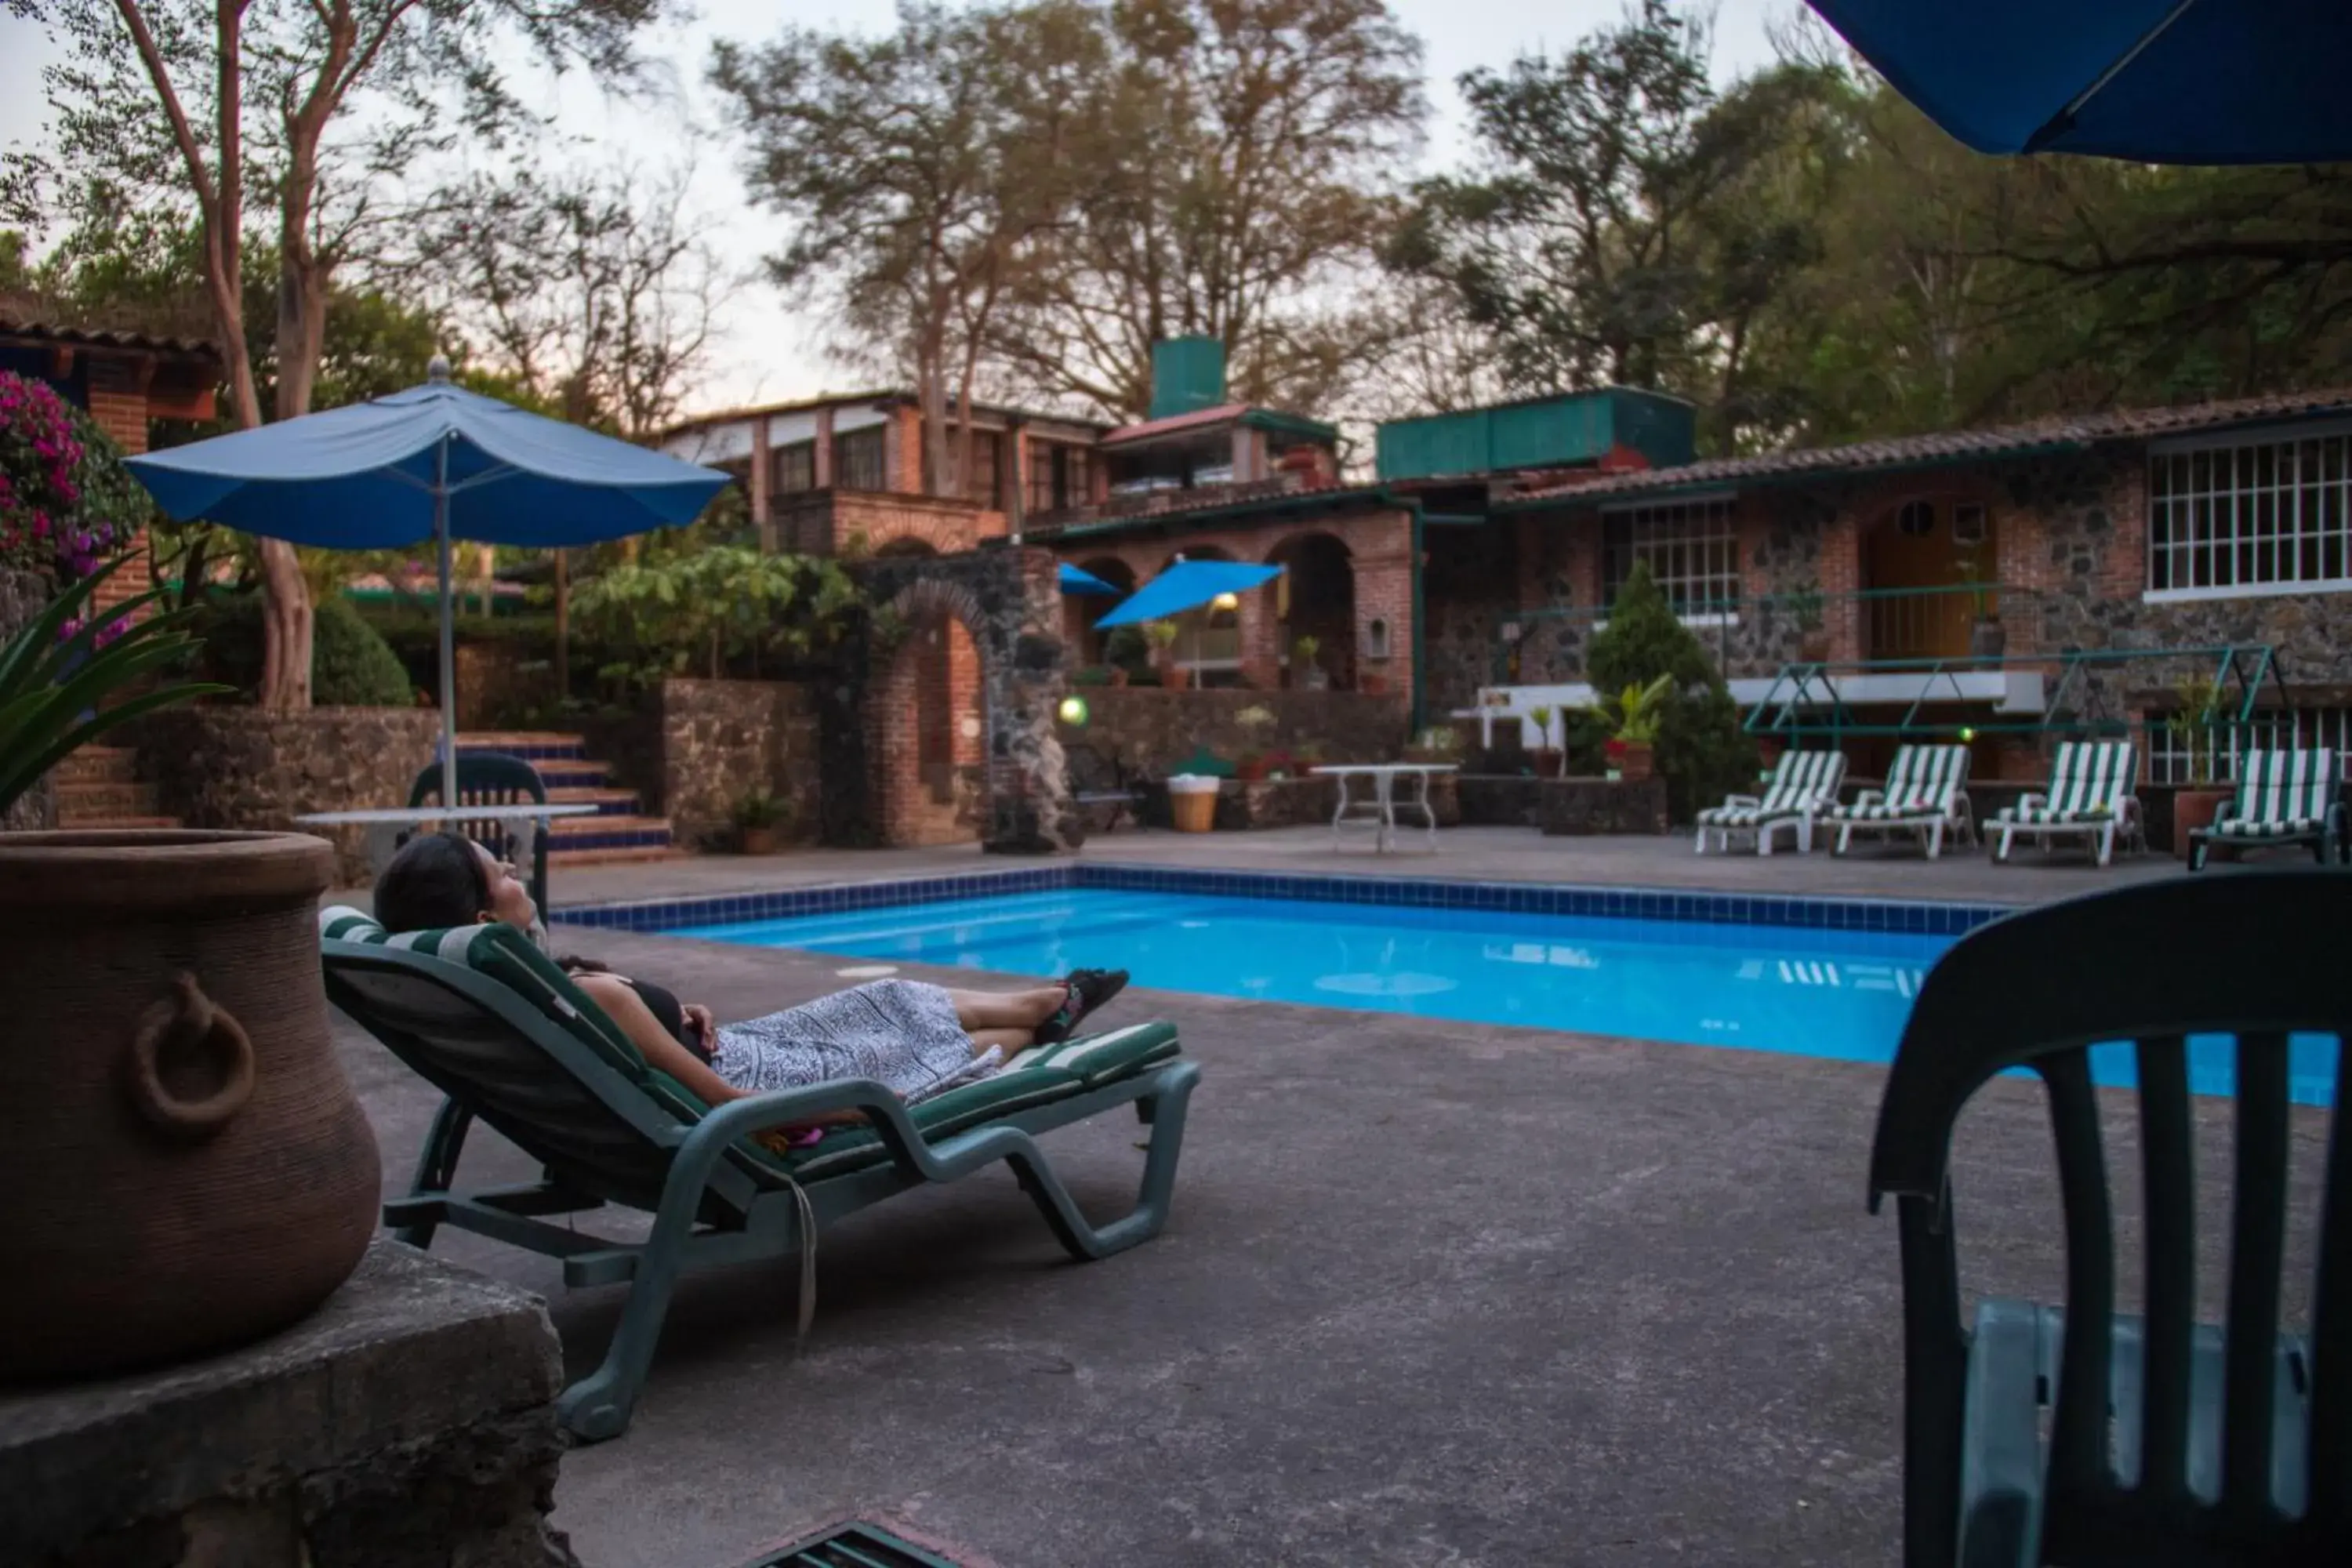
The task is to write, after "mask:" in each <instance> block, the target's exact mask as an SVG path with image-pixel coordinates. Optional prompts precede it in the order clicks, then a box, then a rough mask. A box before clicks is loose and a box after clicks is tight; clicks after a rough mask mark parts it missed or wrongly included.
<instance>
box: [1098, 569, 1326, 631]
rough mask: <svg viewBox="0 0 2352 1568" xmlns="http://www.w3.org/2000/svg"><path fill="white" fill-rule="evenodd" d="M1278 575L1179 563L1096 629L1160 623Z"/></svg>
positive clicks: (1138, 590)
mask: <svg viewBox="0 0 2352 1568" xmlns="http://www.w3.org/2000/svg"><path fill="white" fill-rule="evenodd" d="M1281 574H1282V568H1281V567H1279V566H1252V565H1249V564H1248V563H1244V562H1240V561H1179V562H1178V563H1176V564H1175V565H1173V566H1171V567H1169V568H1168V570H1166V571H1165V572H1162V573H1161V574H1160V575H1159V576H1157V577H1154V578H1153V579H1152V580H1151V581H1150V582H1149V583H1146V584H1144V585H1143V586H1142V587H1140V588H1138V589H1137V590H1136V591H1135V593H1134V594H1133V595H1131V596H1129V599H1128V600H1127V602H1126V603H1125V604H1123V605H1118V607H1117V608H1116V609H1114V610H1112V611H1111V613H1110V614H1108V615H1107V616H1104V617H1103V618H1102V619H1100V620H1098V621H1097V622H1096V623H1095V625H1096V626H1097V628H1100V627H1106V626H1132V625H1133V624H1134V623H1136V622H1138V621H1157V620H1162V619H1165V618H1166V617H1167V616H1173V615H1178V614H1180V613H1181V612H1183V611H1185V610H1190V609H1193V608H1196V607H1197V606H1199V605H1205V604H1207V603H1208V602H1209V601H1210V600H1212V599H1213V598H1215V597H1216V596H1217V595H1220V594H1238V593H1240V592H1242V591H1243V590H1244V589H1245V588H1255V587H1256V586H1258V585H1259V584H1262V583H1268V582H1271V581H1273V580H1274V579H1275V578H1276V577H1278V576H1280V575H1281Z"/></svg>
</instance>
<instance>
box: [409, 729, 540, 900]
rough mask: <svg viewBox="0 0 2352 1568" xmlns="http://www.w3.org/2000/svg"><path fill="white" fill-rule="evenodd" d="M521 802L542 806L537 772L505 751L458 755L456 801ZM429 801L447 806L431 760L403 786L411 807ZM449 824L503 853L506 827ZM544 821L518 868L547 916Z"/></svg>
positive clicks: (436, 765) (464, 803)
mask: <svg viewBox="0 0 2352 1568" xmlns="http://www.w3.org/2000/svg"><path fill="white" fill-rule="evenodd" d="M526 802H530V803H534V804H537V805H546V804H547V781H546V780H545V779H543V778H541V777H540V776H539V770H538V769H537V768H535V767H532V766H531V765H530V763H527V762H525V761H524V760H523V759H522V758H520V757H513V756H509V755H508V754H507V753H506V752H465V753H461V754H460V755H459V756H458V758H457V805H460V806H467V805H523V804H525V803H526ZM428 803H432V804H446V802H443V801H442V800H441V764H440V763H437V762H436V763H434V764H433V765H432V766H430V767H428V768H426V769H425V770H424V771H423V772H421V773H418V774H417V775H416V782H415V784H410V785H409V786H408V804H409V805H412V806H418V805H426V804H428ZM449 826H452V827H454V828H456V829H457V830H458V831H459V832H462V833H464V834H465V836H466V837H468V838H470V839H472V840H473V841H474V842H475V843H477V844H479V845H481V846H482V847H485V848H487V849H488V850H489V851H490V852H491V853H492V854H494V855H504V854H505V853H506V852H507V834H506V830H505V829H504V828H502V827H500V826H499V825H498V824H497V823H495V822H473V823H468V822H466V821H463V820H462V819H453V820H452V821H451V822H450V824H449ZM547 840H548V831H547V824H546V823H544V822H542V823H541V824H540V825H539V831H538V832H537V833H536V834H534V835H533V836H532V839H531V853H530V865H529V866H527V867H524V868H523V871H524V874H525V876H526V877H527V878H528V879H529V881H530V900H531V902H533V903H535V904H537V905H538V906H539V912H540V913H541V915H546V914H547Z"/></svg>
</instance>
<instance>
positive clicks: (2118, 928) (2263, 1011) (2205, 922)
mask: <svg viewBox="0 0 2352 1568" xmlns="http://www.w3.org/2000/svg"><path fill="white" fill-rule="evenodd" d="M2347 924H2352V881H2347V880H2346V879H2343V878H2341V877H2337V876H2334V875H2331V874H2328V873H2326V872H2319V871H2310V870H2289V871H2252V872H2248V873H2246V874H2244V875H2242V876H2237V877H2227V878H2212V879H2207V878H2197V879H2190V878H2185V877H2183V878H2173V879H2166V880H2164V881H2161V882H2154V883H2148V884H2146V885H2143V886H2139V887H2134V888H2127V889H2121V890H2118V891H2115V892H2108V893H2101V894H2095V895H2092V896H2090V897H2087V898H2082V899H2075V900H2067V901H2065V902H2063V903H2059V904H2053V905H2051V906H2048V907H2045V908H2042V909H2038V910H2031V911H2028V912H2025V913H2021V914H2016V915H2011V916H2010V917H2008V918H2006V919H2003V920H2000V921H1995V922H1993V923H1992V924H1990V925H1988V926H1985V927H1983V928H1982V929H1980V930H1979V931H1976V932H1974V933H1972V934H1971V935H1969V937H1968V938H1966V939H1965V940H1963V941H1962V942H1960V943H1958V945H1957V946H1955V947H1954V948H1953V949H1952V950H1951V952H1948V954H1946V955H1945V957H1944V959H1943V961H1942V962H1941V963H1938V964H1937V966H1936V967H1935V969H1934V970H1933V971H1932V972H1930V973H1929V974H1928V977H1927V984H1925V985H1924V986H1923V987H1922V988H1921V991H1920V994H1919V1000H1918V1003H1917V1005H1916V1008H1915V1009H1914V1011H1913V1013H1912V1016H1911V1021H1910V1024H1909V1026H1908V1027H1907V1028H1906V1030H1905V1031H1904V1036H1903V1042H1902V1045H1901V1047H1900V1048H1899V1050H1898V1051H1897V1053H1896V1056H1895V1064H1894V1067H1893V1068H1892V1069H1891V1070H1890V1072H1889V1074H1888V1078H1887V1084H1886V1094H1885V1100H1884V1101H1883V1102H1882V1104H1881V1106H1880V1109H1879V1119H1878V1131H1877V1138H1876V1142H1875V1143H1874V1147H1873V1149H1872V1152H1871V1169H1870V1194H1871V1207H1872V1209H1873V1210H1874V1211H1875V1210H1876V1209H1877V1207H1878V1205H1879V1203H1880V1201H1881V1200H1882V1199H1883V1198H1884V1197H1885V1196H1886V1195H1887V1194H1894V1195H1895V1198H1896V1200H1897V1205H1898V1212H1899V1215H1900V1220H1901V1233H1902V1258H1903V1336H1904V1406H1905V1408H1904V1480H1903V1491H1904V1504H1903V1508H1904V1519H1903V1533H1904V1558H1903V1560H1904V1562H1905V1563H1906V1564H1907V1565H1908V1568H1952V1565H1955V1564H1967V1565H1969V1568H1988V1565H1990V1564H1996V1563H1998V1564H2002V1565H2004V1568H2010V1565H2015V1564H2040V1563H2065V1564H2068V1565H2070V1568H2110V1565H2112V1568H2123V1565H2125V1564H2131V1565H2133V1568H2138V1565H2141V1564H2148V1563H2166V1564H2195V1565H2198V1568H2254V1565H2256V1564H2261V1565H2263V1568H2318V1565H2319V1564H2322V1563H2328V1564H2338V1565H2340V1564H2342V1563H2352V1135H2347V1129H2346V1126H2345V1124H2344V1117H2343V1111H2342V1107H2343V1106H2344V1104H2345V1097H2346V1093H2347V1089H2352V1074H2347V1065H2352V1064H2347V1058H2352V1049H2347V1045H2346V1041H2345V1038H2344V1037H2345V1036H2346V1034H2347V1032H2352V966H2347V965H2346V964H2345V963H2344V962H2343V932H2344V931H2345V930H2346V929H2347ZM2184 932H2194V933H2196V938H2197V943H2198V947H2197V957H2196V962H2194V963H2154V962H2149V960H2150V959H2151V958H2152V957H2153V956H2154V955H2157V954H2160V953H2163V952H2168V951H2178V949H2179V942H2180V939H2181V936H2182V934H2183V933H2184ZM2298 1032H2315V1033H2324V1034H2328V1035H2334V1036H2336V1037H2337V1051H2338V1055H2337V1065H2336V1084H2335V1097H2336V1106H2337V1108H2338V1109H2337V1110H2336V1114H2335V1121H2334V1125H2333V1127H2332V1130H2331V1139H2330V1142H2329V1146H2328V1153H2327V1164H2326V1173H2325V1176H2324V1184H2325V1191H2326V1199H2325V1209H2324V1212H2323V1214H2322V1215H2321V1217H2320V1221H2319V1234H2318V1237H2317V1268H2316V1279H2315V1296H2314V1299H2313V1310H2312V1321H2311V1325H2310V1332H2309V1334H2308V1336H2307V1337H2306V1336H2300V1335H2295V1334H2292V1333H2285V1332H2282V1319H2281V1300H2280V1297H2281V1286H2280V1272H2281V1267H2282V1259H2283V1258H2284V1245H2285V1243H2284V1232H2285V1219H2286V1207H2287V1181H2286V1176H2287V1148H2288V1134H2289V1128H2288V1088H2289V1079H2288V1061H2287V1047H2288V1040H2287V1037H2288V1035H2289V1034H2291V1033H2298ZM2192 1035H2224V1036H2229V1037H2231V1041H2232V1045H2233V1047H2234V1054H2235V1063H2236V1072H2237V1079H2236V1084H2237V1100H2236V1106H2235V1114H2236V1130H2235V1136H2234V1140H2233V1142H2234V1145H2235V1164H2234V1171H2233V1173H2232V1180H2233V1189H2234V1190H2233V1194H2232V1205H2233V1206H2232V1210H2231V1234H2230V1247H2229V1258H2230V1265H2229V1267H2230V1270H2231V1273H2230V1279H2229V1290H2228V1303H2229V1307H2228V1324H2227V1326H2226V1328H2225V1327H2219V1326H2214V1325H2210V1324H2200V1323H2197V1322H2196V1321H2194V1320H2193V1316H2192V1314H2193V1313H2194V1311H2195V1310H2196V1300H2197V1289H2196V1257H2197V1249H2196V1239H2195V1236H2196V1233H2195V1224H2196V1207H2197V1200H2196V1183H2195V1178H2194V1173H2193V1166H2192V1163H2191V1155H2192V1146H2193V1118H2192V1112H2191V1108H2190V1100H2189V1074H2188V1056H2187V1045H2186V1038H2187V1037H2189V1036H2192ZM2118 1041H2120V1042H2128V1043H2129V1044H2130V1046H2131V1047H2132V1049H2133V1051H2134V1053H2135V1059H2136V1065H2137V1074H2138V1083H2139V1089H2138V1090H2137V1104H2138V1110H2139V1122H2140V1127H2139V1142H2140V1152H2141V1184H2142V1186H2143V1189H2144V1192H2145V1207H2146V1211H2147V1213H2146V1223H2145V1230H2146V1236H2145V1243H2144V1246H2145V1252H2146V1259H2147V1291H2146V1300H2147V1315H2146V1317H2145V1318H2133V1317H2123V1316H2118V1315H2116V1312H2115V1295H2116V1259H2115V1246H2114V1243H2115V1221H2114V1215H2113V1210H2112V1206H2111V1204H2110V1200H2109V1194H2108V1187H2107V1172H2106V1166H2105V1153H2104V1151H2103V1149H2102V1147H2101V1136H2100V1120H2099V1117H2100V1106H2101V1097H2100V1095H2099V1094H2098V1093H2097V1092H2096V1091H2095V1090H2094V1089H2093V1088H2092V1084H2091V1070H2090V1062H2089V1047H2091V1046H2092V1045H2094V1044H2097V1043H2103V1042H2118ZM2007 1068H2027V1069H2030V1070H2031V1071H2032V1072H2033V1073H2035V1074H2036V1075H2038V1076H2039V1077H2040V1078H2041V1079H2042V1083H2043V1086H2044V1088H2045V1089H2046V1091H2047V1097H2048V1103H2049V1107H2050V1116H2051V1121H2052V1126H2053V1131H2054V1132H2055V1134H2056V1142H2057V1157H2058V1173H2059V1184H2060V1187H2061V1198H2062V1205H2063V1215H2064V1226H2065V1251H2066V1266H2065V1278H2066V1300H2065V1305H2064V1307H2063V1308H2055V1307H2043V1306H2038V1305H2036V1304H2034V1303H2032V1302H2026V1301H2015V1300H1984V1301H1982V1302H1980V1303H1979V1306H1978V1309H1977V1312H1976V1317H1975V1321H1974V1323H1973V1325H1972V1326H1971V1325H1968V1324H1965V1323H1964V1322H1963V1320H1962V1312H1961V1304H1960V1279H1959V1268H1958V1257H1957V1251H1956V1246H1955V1237H1954V1228H1953V1216H1952V1191H1951V1184H1950V1178H1949V1158H1950V1143H1951V1134H1952V1128H1953V1125H1954V1123H1955V1122H1956V1121H1958V1117H1959V1114H1960V1111H1961V1109H1962V1107H1963V1106H1965V1105H1966V1104H1967V1103H1968V1101H1969V1100H1970V1098H1971V1097H1972V1096H1973V1095H1974V1094H1975V1093H1976V1091H1977V1090H1978V1089H1980V1088H1981V1087H1983V1085H1984V1084H1985V1083H1986V1082H1987V1081H1988V1080H1989V1079H1990V1078H1991V1077H1992V1076H1993V1075H1994V1074H1996V1073H1998V1072H2000V1071H2003V1070H2004V1069H2007ZM2109 1103H2110V1104H2112V1103H2114V1100H2113V1099H2110V1100H2109ZM2045 1407H2047V1408H2048V1410H2049V1411H2050V1415H2051V1421H2050V1425H2049V1427H2048V1431H2049V1436H2048V1439H2047V1441H2046V1442H2045V1441H2044V1440H2043V1437H2042V1425H2041V1420H2042V1412H2043V1410H2044V1408H2045ZM2111 1433H2112V1444H2111ZM2111 1447H2112V1451H2111Z"/></svg>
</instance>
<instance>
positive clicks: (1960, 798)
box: [1829, 746, 1977, 860]
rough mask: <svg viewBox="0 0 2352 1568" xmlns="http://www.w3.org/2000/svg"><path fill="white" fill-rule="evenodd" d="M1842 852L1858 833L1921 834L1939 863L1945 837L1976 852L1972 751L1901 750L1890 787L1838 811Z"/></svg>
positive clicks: (1858, 798)
mask: <svg viewBox="0 0 2352 1568" xmlns="http://www.w3.org/2000/svg"><path fill="white" fill-rule="evenodd" d="M1829 819H1830V820H1831V821H1832V822H1834V823H1836V824H1837V830H1838V838H1837V852H1838V853H1839V854H1841V855H1843V854H1844V853H1845V852H1846V849H1847V847H1849V846H1850V845H1851V844H1852V843H1853V836H1854V835H1855V834H1857V833H1875V834H1879V835H1881V836H1888V835H1892V834H1896V833H1916V834H1917V835H1918V836H1919V841H1920V843H1921V844H1922V845H1924V846H1925V847H1926V848H1927V858H1928V859H1930V860H1933V859H1934V858H1936V857H1937V856H1938V855H1940V854H1942V853H1943V849H1944V835H1945V834H1947V833H1949V834H1950V835H1951V836H1952V839H1953V842H1955V843H1957V844H1958V845H1960V846H1962V847H1967V848H1973V847H1975V846H1976V841H1977V825H1976V818H1975V817H1974V816H1972V815H1971V814H1970V812H1969V749H1968V748H1967V747H1966V746H1897V747H1896V748H1895V761H1894V763H1893V764H1892V765H1890V766H1889V767H1888V768H1887V770H1886V787H1885V788H1884V789H1866V790H1864V791H1863V792H1862V794H1861V795H1857V796H1855V797H1854V801H1853V805H1840V806H1833V807H1832V808H1831V810H1830V816H1829Z"/></svg>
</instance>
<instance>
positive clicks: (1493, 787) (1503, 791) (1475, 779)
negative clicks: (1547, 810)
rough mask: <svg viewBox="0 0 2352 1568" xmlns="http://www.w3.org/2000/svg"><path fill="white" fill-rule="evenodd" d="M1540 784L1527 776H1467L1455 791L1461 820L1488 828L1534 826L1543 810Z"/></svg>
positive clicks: (1457, 783) (1472, 774) (1474, 774)
mask: <svg viewBox="0 0 2352 1568" xmlns="http://www.w3.org/2000/svg"><path fill="white" fill-rule="evenodd" d="M1539 784H1540V781H1538V780H1537V779H1536V778H1534V777H1532V776H1529V775H1524V774H1517V773H1513V774H1507V775H1501V776H1496V775H1492V774H1480V773H1465V774H1464V775H1462V777H1461V778H1460V779H1458V780H1457V781H1455V784H1454V788H1455V791H1456V794H1457V795H1459V797H1460V799H1461V803H1462V820H1463V821H1465V822H1467V823H1472V824H1475V825H1477V826H1486V827H1534V826H1538V821H1537V817H1538V813H1539V812H1540V810H1541V808H1542V795H1541V794H1540V789H1539Z"/></svg>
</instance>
